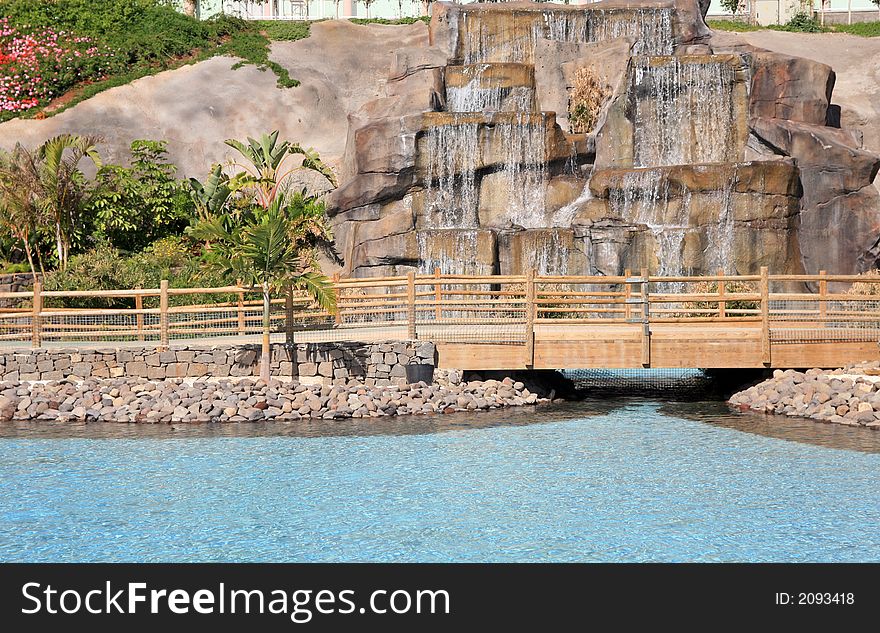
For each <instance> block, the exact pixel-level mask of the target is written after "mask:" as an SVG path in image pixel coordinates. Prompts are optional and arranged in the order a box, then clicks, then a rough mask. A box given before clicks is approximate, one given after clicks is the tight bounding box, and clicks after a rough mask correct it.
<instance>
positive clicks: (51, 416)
mask: <svg viewBox="0 0 880 633" xmlns="http://www.w3.org/2000/svg"><path fill="white" fill-rule="evenodd" d="M546 401H547V400H546V399H543V398H539V397H538V395H537V394H535V393H531V392H530V391H529V390H528V389H527V388H526V387H525V385H524V384H523V383H522V382H516V381H514V380H513V379H511V378H505V379H504V380H500V381H499V380H486V381H472V382H460V383H457V384H456V383H454V382H450V381H447V380H443V381H440V382H435V383H433V384H430V385H428V384H425V383H423V382H420V383H415V384H412V385H403V386H399V385H386V386H376V385H373V386H368V385H366V384H364V383H363V382H361V381H359V380H351V381H348V382H346V383H345V384H336V385H308V384H301V383H299V382H296V381H292V380H291V381H278V380H271V381H270V382H269V383H268V384H266V383H263V382H261V381H258V380H254V379H251V378H241V379H229V378H213V379H205V378H196V379H189V380H187V379H179V378H172V379H166V380H157V381H153V380H148V379H145V378H111V379H95V378H88V379H85V380H79V381H78V380H61V381H51V382H33V383H18V382H16V383H10V382H4V383H0V421H2V420H5V421H9V420H45V421H59V422H64V421H99V422H141V423H170V422H258V421H267V420H276V421H292V420H299V419H303V418H318V419H328V420H330V419H338V418H366V417H382V416H389V415H411V414H415V415H419V414H431V413H455V412H463V411H480V410H488V409H500V408H504V407H511V406H522V405H532V404H538V403H540V402H546Z"/></svg>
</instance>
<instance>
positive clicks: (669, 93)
mask: <svg viewBox="0 0 880 633" xmlns="http://www.w3.org/2000/svg"><path fill="white" fill-rule="evenodd" d="M734 82H735V71H734V69H733V67H732V66H731V65H730V64H728V63H724V62H719V61H706V59H705V58H701V59H698V60H693V59H687V58H680V57H668V58H663V57H660V58H658V57H638V58H635V60H634V63H633V68H632V74H631V87H630V94H631V95H632V96H633V99H634V102H635V111H634V117H633V119H634V120H633V154H634V156H633V160H634V165H635V166H636V167H657V166H661V165H683V164H687V163H720V162H726V161H729V160H730V159H731V157H730V156H729V153H730V152H731V151H732V149H735V144H734V142H733V139H732V138H731V136H732V134H733V131H734V122H735V121H734V112H733V104H734V99H733V85H734ZM733 159H734V160H735V157H733Z"/></svg>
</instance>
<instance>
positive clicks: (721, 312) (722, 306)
mask: <svg viewBox="0 0 880 633" xmlns="http://www.w3.org/2000/svg"><path fill="white" fill-rule="evenodd" d="M718 276H719V277H723V276H724V269H723V268H719V269H718ZM724 286H725V282H724V281H723V280H721V279H719V280H718V299H719V301H718V316H719V317H721V318H722V319H723V318H725V317H726V316H727V302H725V301H724V295H725V294H726V292H727V288H725V287H724Z"/></svg>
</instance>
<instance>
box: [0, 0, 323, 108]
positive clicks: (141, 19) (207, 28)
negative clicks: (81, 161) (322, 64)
mask: <svg viewBox="0 0 880 633" xmlns="http://www.w3.org/2000/svg"><path fill="white" fill-rule="evenodd" d="M0 15H3V16H5V17H6V18H7V19H8V22H9V25H10V26H11V27H13V28H15V29H16V30H17V31H20V32H21V33H22V34H30V33H39V32H41V31H42V30H43V29H52V30H53V31H55V32H59V31H63V32H65V33H68V34H71V35H72V36H74V37H87V38H90V39H91V40H92V41H94V43H95V46H96V47H99V48H100V50H101V51H102V52H103V51H105V50H109V51H112V53H113V64H112V66H111V67H110V69H109V72H107V73H106V74H102V75H98V76H94V77H93V76H82V77H81V79H80V80H79V81H78V82H77V81H73V82H71V85H73V88H74V90H73V92H71V93H70V94H68V95H67V97H66V98H65V99H64V102H63V103H60V104H54V105H53V107H52V108H50V109H46V106H47V105H49V103H50V102H51V101H52V99H55V98H57V97H60V96H62V95H64V93H65V92H66V91H67V90H68V88H69V85H68V84H65V85H63V86H58V88H57V90H55V91H53V92H52V93H51V94H50V95H48V96H46V97H45V98H42V99H41V100H40V103H38V104H37V105H36V106H35V107H32V108H30V109H27V110H24V111H2V112H0V121H3V120H7V119H9V118H13V117H16V116H34V115H36V114H37V113H40V115H41V116H47V115H53V114H57V113H59V112H62V111H63V110H65V109H67V108H69V107H71V106H72V105H75V104H76V103H79V102H80V101H82V100H84V99H87V98H89V97H92V96H94V95H95V94H97V93H99V92H102V91H103V90H107V89H108V88H113V87H116V86H120V85H124V84H127V83H130V82H132V81H134V80H135V79H139V78H141V77H145V76H147V75H152V74H156V73H158V72H161V71H163V70H168V69H171V68H176V67H178V66H181V65H184V64H189V63H194V62H198V61H202V60H205V59H208V58H211V57H215V56H217V55H231V56H235V57H239V58H241V59H242V61H241V62H240V63H238V64H236V67H240V66H243V65H245V64H254V65H256V66H257V67H258V68H260V69H262V70H271V71H272V72H274V73H275V74H276V75H277V76H278V86H279V87H280V88H290V87H294V86H297V85H298V84H299V82H297V81H296V79H293V78H291V77H290V75H289V73H288V71H287V69H285V68H284V67H283V66H281V65H280V64H276V63H275V62H272V61H271V60H269V45H270V41H271V40H287V41H290V40H297V39H302V38H305V37H308V36H309V24H308V23H304V22H271V23H270V22H247V21H245V20H241V19H238V18H234V17H230V16H218V17H217V18H214V19H211V20H204V21H199V20H196V19H194V18H191V17H188V16H185V15H183V14H182V13H179V12H178V11H175V10H174V9H173V8H171V7H169V6H167V4H166V3H165V2H163V0H0ZM10 45H11V43H10ZM3 47H4V41H3V40H0V77H2V75H3V68H4V66H3V52H4V51H3ZM51 61H52V60H51V59H46V60H43V63H45V64H50V63H51ZM10 68H11V67H10Z"/></svg>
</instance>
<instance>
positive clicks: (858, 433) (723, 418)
mask: <svg viewBox="0 0 880 633" xmlns="http://www.w3.org/2000/svg"><path fill="white" fill-rule="evenodd" d="M658 411H659V412H660V413H661V414H663V415H668V416H671V417H676V418H684V419H686V420H695V421H698V422H704V423H706V424H712V425H715V426H719V427H723V428H727V429H733V430H736V431H742V432H743V433H752V434H755V435H762V436H764V437H772V438H775V439H779V440H787V441H790V442H800V443H802V444H812V445H814V446H823V447H825V448H837V449H843V450H850V451H859V452H862V453H880V433H878V432H877V431H875V430H873V429H868V428H865V427H854V426H847V425H844V424H832V423H828V422H819V421H817V420H810V419H808V418H794V417H788V416H783V415H764V414H761V413H743V412H739V411H733V410H731V408H730V407H729V406H728V405H727V404H726V403H725V402H717V401H716V402H668V403H664V404H662V405H660V407H659V408H658Z"/></svg>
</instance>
